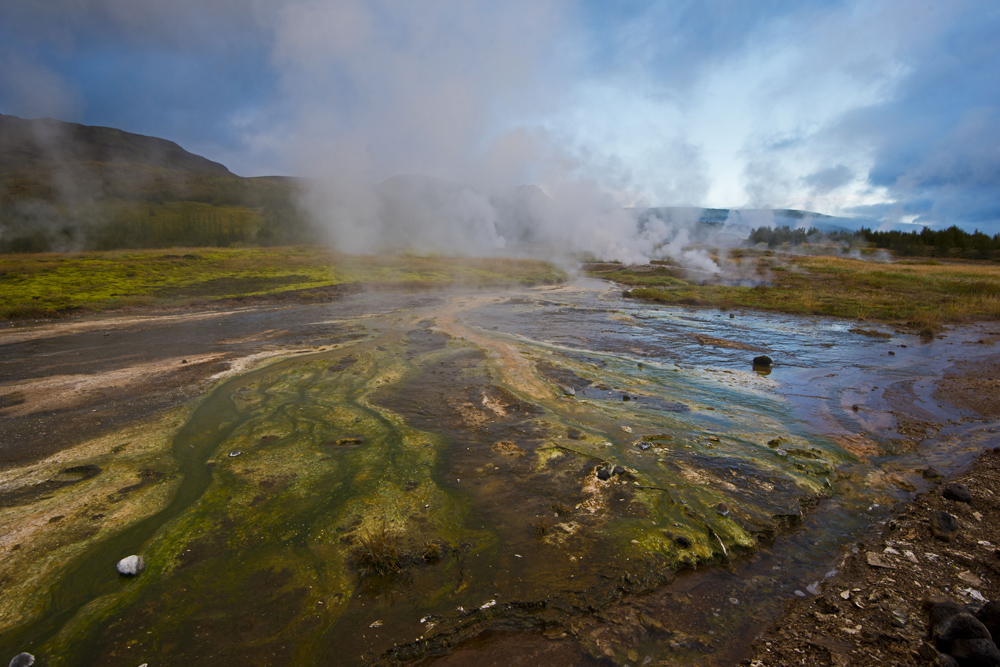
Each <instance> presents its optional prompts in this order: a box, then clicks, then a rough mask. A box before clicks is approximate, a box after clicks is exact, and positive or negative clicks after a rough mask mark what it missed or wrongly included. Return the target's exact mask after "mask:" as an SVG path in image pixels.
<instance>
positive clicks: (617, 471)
mask: <svg viewBox="0 0 1000 667" xmlns="http://www.w3.org/2000/svg"><path fill="white" fill-rule="evenodd" d="M626 472H627V471H626V470H625V466H615V467H614V468H612V469H611V474H612V475H624V474H625V473H626Z"/></svg>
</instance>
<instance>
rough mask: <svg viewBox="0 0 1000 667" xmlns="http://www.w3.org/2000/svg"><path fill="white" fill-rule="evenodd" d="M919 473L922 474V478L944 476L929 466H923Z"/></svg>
mask: <svg viewBox="0 0 1000 667" xmlns="http://www.w3.org/2000/svg"><path fill="white" fill-rule="evenodd" d="M920 474H921V475H923V477H924V479H941V478H942V477H944V475H942V474H941V473H939V472H938V471H937V470H935V469H934V468H931V467H927V468H924V469H923V470H921V471H920Z"/></svg>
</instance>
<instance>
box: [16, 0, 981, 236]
mask: <svg viewBox="0 0 1000 667" xmlns="http://www.w3.org/2000/svg"><path fill="white" fill-rule="evenodd" d="M0 60H2V62H3V63H4V65H3V67H2V68H0V113H6V114H13V115H17V116H21V117H26V118H36V117H44V116H48V117H55V118H59V119H62V120H67V121H74V122H80V123H84V124H89V125H104V126H110V127H118V128H121V129H124V130H127V131H130V132H137V133H140V134H148V135H154V136H159V137H164V138H167V139H171V140H173V141H176V142H177V143H179V144H180V145H182V146H183V147H184V148H186V149H188V150H190V151H192V152H194V153H197V154H200V155H204V156H206V157H208V158H210V159H213V160H217V161H219V162H222V163H223V164H225V165H226V166H228V167H229V168H230V169H231V170H232V171H233V172H235V173H237V174H240V175H243V176H254V175H267V174H287V175H299V176H309V177H323V178H327V179H331V180H336V181H338V182H340V183H351V182H362V181H365V182H378V181H380V180H383V179H386V178H389V177H392V176H394V175H397V174H425V175H428V176H432V177H436V178H442V179H447V180H451V181H457V182H462V183H469V184H472V185H475V186H478V187H488V188H493V189H496V188H500V187H507V186H516V185H521V184H529V183H530V184H537V185H539V186H540V187H542V189H543V190H545V191H546V192H550V191H551V192H555V191H563V192H570V193H572V192H574V190H573V188H577V189H579V188H586V189H588V190H589V191H597V192H600V193H601V196H602V197H604V198H605V200H606V201H611V202H614V203H615V204H616V205H623V206H704V207H718V208H731V207H733V208H757V207H764V208H768V207H772V208H799V209H806V210H812V211H817V212H821V213H826V214H830V215H845V216H859V217H865V218H868V219H871V220H874V221H876V222H879V223H886V224H889V223H896V222H916V223H919V224H925V225H932V226H934V227H942V226H949V225H952V224H957V225H959V226H962V227H963V228H966V229H969V230H972V229H980V230H982V231H986V232H988V233H991V234H995V233H1000V109H998V106H1000V3H997V2H995V0H980V1H975V0H949V1H948V2H943V1H937V0H935V1H931V0H867V1H847V0H844V1H838V0H787V1H786V0H755V1H752V2H746V1H743V2H739V1H737V0H697V1H695V0H671V1H663V2H655V1H649V0H620V1H616V2H611V1H604V2H600V1H597V0H575V1H574V0H505V2H501V3H498V2H495V0H489V1H487V0H464V1H463V0H450V1H444V0H422V1H421V2H419V3H417V2H412V1H408V0H373V1H364V0H172V1H171V2H163V0H155V1H153V0H33V1H32V2H4V3H0Z"/></svg>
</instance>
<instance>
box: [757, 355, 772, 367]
mask: <svg viewBox="0 0 1000 667" xmlns="http://www.w3.org/2000/svg"><path fill="white" fill-rule="evenodd" d="M772 363H773V362H772V361H771V357H769V356H767V355H764V354H762V355H761V356H759V357H754V358H753V365H754V366H763V367H764V368H770V367H771V364H772Z"/></svg>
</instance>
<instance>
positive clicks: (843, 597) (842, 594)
mask: <svg viewBox="0 0 1000 667" xmlns="http://www.w3.org/2000/svg"><path fill="white" fill-rule="evenodd" d="M840 599H841V600H850V599H851V591H840Z"/></svg>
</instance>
